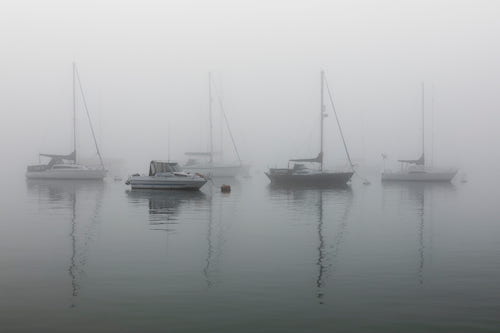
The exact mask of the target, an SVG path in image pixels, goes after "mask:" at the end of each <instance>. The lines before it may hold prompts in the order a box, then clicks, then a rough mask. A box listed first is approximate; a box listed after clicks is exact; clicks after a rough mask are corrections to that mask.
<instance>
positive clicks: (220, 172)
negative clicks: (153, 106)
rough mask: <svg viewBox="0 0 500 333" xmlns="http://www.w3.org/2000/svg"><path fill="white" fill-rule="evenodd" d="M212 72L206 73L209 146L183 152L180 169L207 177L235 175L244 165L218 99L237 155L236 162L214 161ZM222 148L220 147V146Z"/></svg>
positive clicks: (243, 169) (240, 171)
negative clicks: (202, 149)
mask: <svg viewBox="0 0 500 333" xmlns="http://www.w3.org/2000/svg"><path fill="white" fill-rule="evenodd" d="M213 84H214V83H213V80H212V73H208V116H209V126H210V137H209V146H210V150H209V151H208V152H187V153H185V154H186V155H187V156H189V159H188V161H187V162H186V164H184V165H183V166H182V169H183V170H185V171H187V172H190V173H193V174H196V173H199V174H202V175H205V176H209V177H236V176H237V175H239V174H241V173H242V172H244V171H245V167H244V166H243V165H242V162H241V159H240V156H239V153H238V149H237V148H236V144H235V142H234V138H233V135H232V133H231V129H230V128H229V125H228V123H227V119H226V115H225V113H224V110H223V108H222V101H221V100H220V99H219V104H220V107H221V113H222V116H223V117H224V120H225V121H226V125H227V129H228V130H229V134H230V137H231V141H232V143H233V148H234V151H235V153H236V156H237V157H238V162H237V163H224V162H222V161H216V160H215V158H214V157H215V156H216V155H219V154H217V153H216V152H215V151H214V138H213V117H212V113H213V112H212V104H213V98H212V86H213ZM221 149H222V147H221Z"/></svg>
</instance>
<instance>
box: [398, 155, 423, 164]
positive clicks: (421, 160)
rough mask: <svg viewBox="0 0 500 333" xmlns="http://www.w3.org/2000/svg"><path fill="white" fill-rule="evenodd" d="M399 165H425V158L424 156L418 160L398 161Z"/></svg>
mask: <svg viewBox="0 0 500 333" xmlns="http://www.w3.org/2000/svg"><path fill="white" fill-rule="evenodd" d="M398 161H399V162H401V163H409V164H415V165H425V157H424V154H422V156H420V158H419V159H418V160H398Z"/></svg>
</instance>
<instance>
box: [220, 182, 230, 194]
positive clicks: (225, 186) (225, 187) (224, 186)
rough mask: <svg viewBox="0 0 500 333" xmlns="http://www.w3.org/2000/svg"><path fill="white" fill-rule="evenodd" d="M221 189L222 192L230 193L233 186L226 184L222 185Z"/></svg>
mask: <svg viewBox="0 0 500 333" xmlns="http://www.w3.org/2000/svg"><path fill="white" fill-rule="evenodd" d="M220 191H221V192H222V193H229V192H231V186H229V185H226V184H224V185H222V186H221V187H220Z"/></svg>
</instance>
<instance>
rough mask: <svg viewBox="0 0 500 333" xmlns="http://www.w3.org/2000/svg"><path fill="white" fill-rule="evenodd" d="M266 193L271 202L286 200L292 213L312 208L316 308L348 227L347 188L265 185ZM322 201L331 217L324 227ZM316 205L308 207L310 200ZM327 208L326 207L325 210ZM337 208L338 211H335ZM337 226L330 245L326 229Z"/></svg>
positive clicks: (322, 300) (321, 299) (334, 265)
mask: <svg viewBox="0 0 500 333" xmlns="http://www.w3.org/2000/svg"><path fill="white" fill-rule="evenodd" d="M269 190H270V193H271V196H272V197H273V198H280V197H283V196H284V197H285V198H286V200H290V201H291V202H290V204H291V206H292V207H294V209H297V208H298V209H300V210H302V211H304V212H305V211H307V209H308V207H311V206H312V207H316V208H317V211H316V212H315V215H316V216H317V224H316V233H317V239H318V241H317V244H318V245H317V247H316V249H317V258H316V260H315V265H316V266H317V275H316V281H315V285H316V297H317V298H318V302H319V304H324V296H325V294H324V288H325V286H326V282H327V281H328V278H329V277H330V276H331V275H332V274H333V272H335V269H336V261H337V257H338V254H339V251H340V245H341V243H342V242H343V239H344V234H345V233H346V230H347V226H348V217H349V213H350V210H351V206H352V191H351V188H350V187H345V188H340V189H339V188H337V189H312V188H284V187H276V186H274V185H273V186H271V185H269ZM324 197H326V198H327V202H328V203H329V204H331V205H332V206H334V208H333V211H331V212H330V213H333V214H334V217H333V218H332V219H327V220H326V221H327V222H330V223H327V224H326V225H325V219H324V215H325V212H324V210H325V209H324V208H325V207H324V206H325V205H324ZM314 199H315V201H316V203H312V202H311V201H312V200H314ZM329 207H331V206H330V205H326V208H329ZM338 208H340V209H338ZM335 222H337V228H336V230H335V232H334V235H333V240H332V242H331V243H330V242H329V241H328V237H327V235H328V234H327V230H328V227H331V224H333V223H335Z"/></svg>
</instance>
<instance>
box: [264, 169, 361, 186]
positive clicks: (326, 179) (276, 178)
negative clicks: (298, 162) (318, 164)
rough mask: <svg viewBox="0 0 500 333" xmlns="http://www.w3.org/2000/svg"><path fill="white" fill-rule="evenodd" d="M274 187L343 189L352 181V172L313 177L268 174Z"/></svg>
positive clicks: (322, 174)
mask: <svg viewBox="0 0 500 333" xmlns="http://www.w3.org/2000/svg"><path fill="white" fill-rule="evenodd" d="M266 175H267V177H269V179H270V180H271V184H272V185H280V186H307V187H343V186H346V185H347V183H348V182H349V181H350V180H351V177H352V175H353V173H352V172H329V173H321V174H312V175H297V174H291V173H286V174H285V173H273V172H266Z"/></svg>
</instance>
